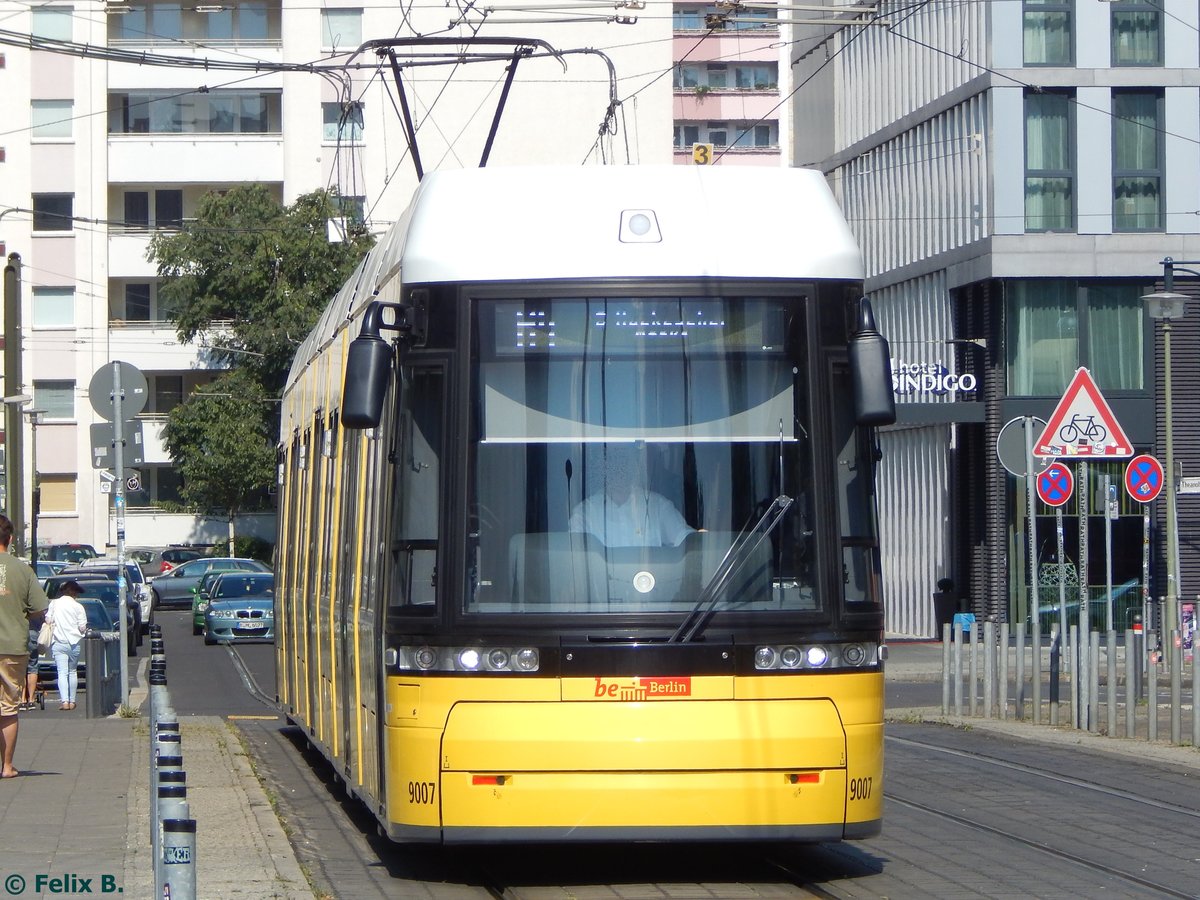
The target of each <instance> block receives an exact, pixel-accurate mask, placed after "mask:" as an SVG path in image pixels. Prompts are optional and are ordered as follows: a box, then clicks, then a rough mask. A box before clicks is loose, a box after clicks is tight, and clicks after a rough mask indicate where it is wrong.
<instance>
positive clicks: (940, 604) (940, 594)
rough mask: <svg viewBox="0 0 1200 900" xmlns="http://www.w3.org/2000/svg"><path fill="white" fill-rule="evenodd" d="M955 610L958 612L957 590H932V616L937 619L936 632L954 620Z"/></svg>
mask: <svg viewBox="0 0 1200 900" xmlns="http://www.w3.org/2000/svg"><path fill="white" fill-rule="evenodd" d="M956 612H958V593H957V592H955V591H934V592H933V617H934V618H935V619H937V625H938V634H941V632H942V626H943V625H949V624H950V623H951V622H953V621H954V614H955V613H956Z"/></svg>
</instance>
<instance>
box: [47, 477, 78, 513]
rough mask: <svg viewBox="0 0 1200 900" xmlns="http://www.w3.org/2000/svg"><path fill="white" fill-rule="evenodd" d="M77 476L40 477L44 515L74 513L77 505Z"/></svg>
mask: <svg viewBox="0 0 1200 900" xmlns="http://www.w3.org/2000/svg"><path fill="white" fill-rule="evenodd" d="M76 479H77V476H76V475H75V474H74V473H72V474H69V475H46V474H41V475H38V487H40V488H41V489H42V512H43V513H73V512H75V511H76V505H75V483H76Z"/></svg>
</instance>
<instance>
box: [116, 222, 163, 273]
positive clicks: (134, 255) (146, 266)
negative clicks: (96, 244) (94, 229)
mask: <svg viewBox="0 0 1200 900" xmlns="http://www.w3.org/2000/svg"><path fill="white" fill-rule="evenodd" d="M150 237H151V232H149V231H136V232H126V233H116V232H110V233H109V236H108V271H109V274H110V275H111V276H112V277H113V278H154V277H155V275H156V274H157V271H158V270H157V266H156V265H155V264H154V263H152V262H150V261H149V260H147V259H146V250H147V249H148V248H149V247H150Z"/></svg>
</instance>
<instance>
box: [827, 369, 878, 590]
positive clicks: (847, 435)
mask: <svg viewBox="0 0 1200 900" xmlns="http://www.w3.org/2000/svg"><path fill="white" fill-rule="evenodd" d="M850 382H851V379H850V373H849V370H848V368H847V366H846V365H845V364H844V363H835V364H834V366H833V373H832V378H831V385H832V394H831V398H830V399H831V402H832V407H833V427H834V435H833V439H834V447H835V448H836V450H837V456H836V460H835V463H836V466H837V473H836V484H837V508H838V533H839V534H840V535H841V557H842V559H841V564H842V580H843V591H844V596H845V600H846V602H847V603H875V602H878V599H877V598H878V594H877V590H878V585H872V583H871V573H872V572H873V571H874V569H875V565H874V560H875V555H876V553H877V546H876V537H875V535H876V528H875V494H874V488H873V484H874V469H875V462H874V459H873V458H872V455H873V450H872V445H871V443H870V441H869V440H868V435H867V434H866V433H864V432H863V431H862V430H860V429H859V428H858V427H857V426H856V423H855V421H854V402H853V398H852V397H851V396H850V395H849V391H848V388H847V387H846V386H847V385H849V384H850Z"/></svg>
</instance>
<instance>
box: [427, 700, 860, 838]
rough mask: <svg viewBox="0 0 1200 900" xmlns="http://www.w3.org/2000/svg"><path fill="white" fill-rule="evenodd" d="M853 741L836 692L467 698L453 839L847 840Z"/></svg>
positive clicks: (445, 817)
mask: <svg viewBox="0 0 1200 900" xmlns="http://www.w3.org/2000/svg"><path fill="white" fill-rule="evenodd" d="M854 731H855V732H861V728H858V727H856V728H855V729H854ZM863 737H866V738H867V740H865V741H863V743H864V745H868V746H869V745H870V744H871V740H870V736H864V735H861V734H860V735H859V738H860V739H861V738H863ZM881 737H882V725H881V724H880V725H879V730H878V731H876V732H875V733H874V741H875V742H876V743H880V742H881ZM847 741H848V732H847V729H845V728H844V727H843V724H842V721H841V719H840V717H839V715H838V710H837V708H836V707H835V705H834V704H833V703H832V702H831V701H830V700H826V699H809V700H795V699H792V700H756V701H736V702H735V701H728V700H717V701H692V702H667V703H662V702H629V703H622V702H617V703H570V702H568V703H505V702H498V703H496V702H494V703H476V702H466V703H458V704H456V705H455V706H454V708H453V709H452V710H451V712H450V715H449V717H448V719H447V722H446V727H445V730H444V732H443V735H442V742H441V772H440V777H439V781H440V787H441V803H440V807H441V808H440V812H441V819H442V821H441V827H442V837H443V840H444V841H446V842H447V843H454V842H463V843H467V842H470V843H474V842H481V841H503V840H511V841H608V840H725V841H728V840H755V841H760V840H802V841H826V840H840V839H842V838H843V837H844V836H846V830H845V827H846V819H847V815H846V812H847V784H848V783H847V778H848V775H847V757H848V751H847ZM874 756H875V758H873V759H872V760H870V761H869V762H868V765H869V766H871V767H872V777H874V783H875V784H876V785H880V787H881V784H880V778H879V777H878V776H875V775H874V768H873V767H874V766H875V765H876V764H877V765H878V767H879V768H880V769H881V768H882V758H881V754H875V755H874ZM856 768H858V767H857V766H856ZM857 774H858V773H857V772H856V775H857ZM860 812H866V813H867V815H866V817H865V818H866V820H867V821H875V822H877V821H878V819H879V814H878V812H877V811H875V812H868V811H865V810H862V811H860ZM859 830H860V831H861V830H862V828H861V827H860V829H859ZM866 830H867V831H870V830H871V827H870V826H869V825H867V828H866Z"/></svg>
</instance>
